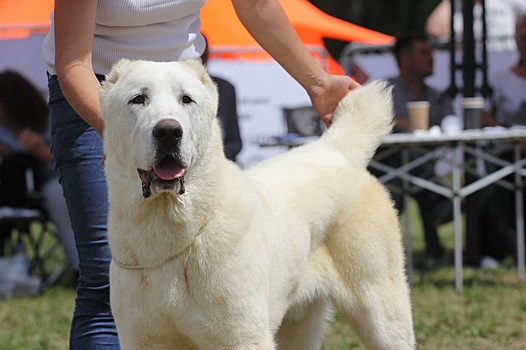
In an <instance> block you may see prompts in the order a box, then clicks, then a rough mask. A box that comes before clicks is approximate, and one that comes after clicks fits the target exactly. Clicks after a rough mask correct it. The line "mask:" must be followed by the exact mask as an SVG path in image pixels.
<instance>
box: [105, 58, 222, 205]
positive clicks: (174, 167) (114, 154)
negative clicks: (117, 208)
mask: <svg viewBox="0 0 526 350" xmlns="http://www.w3.org/2000/svg"><path fill="white" fill-rule="evenodd" d="M100 100H101V108H102V114H103V116H104V119H105V122H106V125H105V130H104V142H105V146H104V147H105V148H104V149H105V152H106V154H107V157H108V158H107V161H106V168H107V169H106V170H107V173H108V170H111V176H113V177H115V176H122V178H124V177H130V176H132V175H131V173H134V174H133V176H134V177H135V179H136V180H137V182H139V180H140V183H141V184H142V193H143V196H144V197H145V198H147V197H150V196H152V195H155V194H158V193H160V192H163V191H170V192H174V191H175V192H178V193H181V194H182V193H184V177H185V174H186V172H187V170H188V169H189V168H190V166H191V165H192V164H193V162H195V160H196V159H198V158H199V157H202V156H203V154H204V152H205V151H206V148H207V147H208V140H209V139H210V133H211V129H212V127H211V124H212V123H213V121H214V119H215V115H216V112H217V103H218V96H217V90H216V87H215V85H214V83H213V82H212V80H211V79H210V77H209V76H208V74H207V73H206V70H205V68H204V66H203V65H201V64H200V63H198V62H195V61H185V62H162V63H159V62H146V61H130V60H125V59H123V60H121V61H119V62H118V63H117V64H116V65H115V66H114V67H113V69H112V70H111V72H110V73H109V74H108V76H107V77H106V81H105V82H104V83H103V86H102V91H101V94H100ZM108 176H109V174H108ZM116 181H118V180H116Z"/></svg>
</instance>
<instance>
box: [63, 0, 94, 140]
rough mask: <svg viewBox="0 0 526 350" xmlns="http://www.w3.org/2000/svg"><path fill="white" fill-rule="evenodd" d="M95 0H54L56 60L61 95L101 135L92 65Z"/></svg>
mask: <svg viewBox="0 0 526 350" xmlns="http://www.w3.org/2000/svg"><path fill="white" fill-rule="evenodd" d="M96 11H97V0H82V1H71V0H55V63H56V69H57V75H58V80H59V83H60V87H61V89H62V92H63V93H64V96H65V97H66V99H67V100H68V102H69V103H70V104H71V106H72V107H73V109H75V111H76V112H77V113H78V114H79V115H80V116H81V117H82V118H83V119H84V120H85V121H86V122H87V123H89V124H90V125H91V126H92V127H93V128H94V129H95V130H96V131H97V132H98V133H99V134H100V135H102V132H103V130H104V120H103V119H102V114H101V112H100V102H99V90H100V83H99V82H98V80H97V78H96V77H95V73H94V72H93V68H92V65H91V50H92V49H91V48H92V45H93V32H94V28H95V15H96Z"/></svg>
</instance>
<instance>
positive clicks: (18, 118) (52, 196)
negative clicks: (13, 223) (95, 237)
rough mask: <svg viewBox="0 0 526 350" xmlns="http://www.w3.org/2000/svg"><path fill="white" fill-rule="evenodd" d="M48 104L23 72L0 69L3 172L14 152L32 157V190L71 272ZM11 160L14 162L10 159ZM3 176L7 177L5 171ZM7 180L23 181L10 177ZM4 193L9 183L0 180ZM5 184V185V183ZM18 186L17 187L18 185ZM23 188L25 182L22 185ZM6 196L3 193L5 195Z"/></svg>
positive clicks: (72, 252)
mask: <svg viewBox="0 0 526 350" xmlns="http://www.w3.org/2000/svg"><path fill="white" fill-rule="evenodd" d="M48 132H49V108H48V105H47V102H46V100H45V98H44V96H43V95H42V94H41V92H40V91H39V90H38V89H37V88H36V87H35V86H34V85H33V84H32V83H31V82H30V81H29V80H27V79H26V78H25V77H24V76H22V75H21V74H19V73H17V72H15V71H12V70H5V71H3V72H0V159H3V165H2V166H3V168H2V172H3V174H4V175H5V174H9V172H10V171H11V170H10V169H6V168H5V167H9V165H8V164H10V163H11V162H10V161H9V160H10V159H13V160H14V159H16V156H17V155H25V156H30V157H33V158H34V161H35V162H36V163H37V164H38V166H37V174H35V175H36V176H35V178H36V179H38V180H39V181H37V182H36V184H35V185H36V190H37V191H39V192H40V193H41V194H42V195H43V201H44V203H43V205H44V208H45V210H46V211H47V213H48V214H49V216H50V219H51V221H52V222H53V223H54V225H55V227H56V228H57V232H58V238H59V240H60V242H61V244H62V246H63V248H64V253H65V255H66V262H67V267H68V269H69V270H70V271H69V272H70V273H71V274H72V276H74V275H76V273H77V271H78V264H79V262H78V255H77V249H76V247H75V239H74V237H73V230H72V228H71V223H70V220H69V215H68V209H67V206H66V201H65V199H64V197H63V196H62V188H61V186H60V184H59V181H58V176H57V174H56V172H55V169H54V165H53V162H52V158H51V150H50V146H49V134H48ZM11 164H14V163H11ZM5 177H8V175H6V176H5ZM4 181H5V180H4ZM9 181H25V179H23V178H22V179H21V178H10V179H9ZM0 186H3V187H4V189H5V191H2V192H3V193H4V195H5V193H8V192H9V191H8V190H9V186H11V185H10V184H9V183H2V184H0ZM5 186H7V188H6V187H5ZM15 187H16V186H15ZM18 188H19V187H18ZM22 188H25V183H24V184H23V185H22ZM4 195H3V196H2V197H3V198H1V199H0V202H1V204H0V205H11V204H10V203H17V201H19V200H21V197H22V196H23V195H24V193H19V194H18V197H19V198H4ZM6 197H7V196H6Z"/></svg>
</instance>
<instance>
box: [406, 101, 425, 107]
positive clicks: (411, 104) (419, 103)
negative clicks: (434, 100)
mask: <svg viewBox="0 0 526 350" xmlns="http://www.w3.org/2000/svg"><path fill="white" fill-rule="evenodd" d="M406 107H407V108H422V107H429V101H410V102H407V103H406Z"/></svg>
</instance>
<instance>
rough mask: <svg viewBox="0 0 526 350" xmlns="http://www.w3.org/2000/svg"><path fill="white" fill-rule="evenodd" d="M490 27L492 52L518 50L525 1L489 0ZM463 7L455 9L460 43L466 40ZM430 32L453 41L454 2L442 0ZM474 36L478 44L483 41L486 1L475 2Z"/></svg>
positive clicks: (431, 20) (430, 21)
mask: <svg viewBox="0 0 526 350" xmlns="http://www.w3.org/2000/svg"><path fill="white" fill-rule="evenodd" d="M485 1H486V27H487V41H486V44H487V46H488V49H489V50H492V51H496V50H511V49H513V48H514V47H515V42H514V40H513V35H514V28H513V25H514V23H515V20H516V18H517V17H518V16H520V15H522V14H525V13H526V1H524V0H485ZM461 7H462V6H460V5H458V8H455V13H454V16H453V28H454V30H455V36H456V38H455V39H456V41H457V42H461V41H462V39H463V38H462V35H463V26H464V23H463V16H462V8H461ZM426 32H427V34H428V35H429V36H431V37H433V38H435V39H437V40H438V41H442V42H445V41H449V38H450V36H451V0H442V1H441V2H440V3H439V4H438V5H437V6H436V7H435V9H434V10H433V11H432V12H431V14H430V15H429V17H428V18H427V21H426ZM473 34H474V36H475V40H476V41H477V43H479V44H480V43H481V40H482V0H474V1H473Z"/></svg>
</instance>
